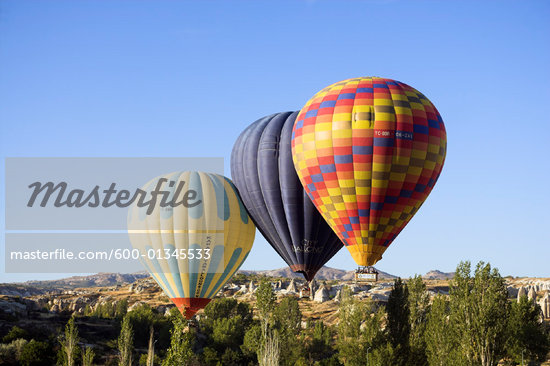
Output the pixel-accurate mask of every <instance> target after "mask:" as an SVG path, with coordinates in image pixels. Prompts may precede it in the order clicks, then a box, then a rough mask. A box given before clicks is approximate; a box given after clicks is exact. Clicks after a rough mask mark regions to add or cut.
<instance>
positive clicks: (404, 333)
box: [386, 278, 411, 366]
mask: <svg viewBox="0 0 550 366" xmlns="http://www.w3.org/2000/svg"><path fill="white" fill-rule="evenodd" d="M386 312H387V314H388V326H387V331H388V338H389V341H390V343H391V344H392V347H393V349H394V350H395V356H394V359H393V362H394V365H396V366H400V365H405V364H406V363H407V360H408V357H409V336H410V332H411V325H410V323H409V316H410V309H409V290H408V288H407V285H406V284H404V283H403V281H402V280H401V278H397V279H396V280H395V282H394V284H393V289H392V291H391V292H390V296H389V298H388V304H387V305H386Z"/></svg>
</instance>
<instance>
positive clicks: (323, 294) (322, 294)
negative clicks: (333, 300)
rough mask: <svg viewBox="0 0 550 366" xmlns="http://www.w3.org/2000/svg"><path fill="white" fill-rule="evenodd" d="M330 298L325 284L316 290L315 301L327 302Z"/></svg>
mask: <svg viewBox="0 0 550 366" xmlns="http://www.w3.org/2000/svg"><path fill="white" fill-rule="evenodd" d="M328 300H330V296H329V293H328V290H327V288H326V287H325V285H321V286H320V287H319V289H318V290H317V291H315V296H314V297H313V301H315V302H325V301H328Z"/></svg>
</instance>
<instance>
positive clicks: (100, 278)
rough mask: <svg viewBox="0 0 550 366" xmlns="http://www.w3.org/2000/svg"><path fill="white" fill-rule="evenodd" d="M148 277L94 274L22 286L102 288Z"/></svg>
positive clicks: (32, 282)
mask: <svg viewBox="0 0 550 366" xmlns="http://www.w3.org/2000/svg"><path fill="white" fill-rule="evenodd" d="M145 277H149V273H147V272H145V271H143V272H136V273H96V274H93V275H89V276H72V277H67V278H62V279H60V280H49V281H27V282H25V283H22V285H28V286H33V287H36V288H60V289H69V288H77V287H104V286H116V285H124V284H128V283H132V282H135V281H136V280H138V279H140V278H145Z"/></svg>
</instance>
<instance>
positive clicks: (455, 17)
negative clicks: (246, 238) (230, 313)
mask: <svg viewBox="0 0 550 366" xmlns="http://www.w3.org/2000/svg"><path fill="white" fill-rule="evenodd" d="M549 19H550V2H548V1H472V2H467V1H332V2H329V1H286V2H284V1H276V2H275V1H274V2H267V1H265V2H263V1H257V2H253V1H243V2H238V1H226V2H214V1H201V2H199V1H196V2H182V1H35V2H30V1H22V0H17V1H7V0H3V1H1V2H0V110H1V111H0V119H1V120H0V121H1V130H0V133H1V140H0V149H1V154H2V157H3V158H4V157H8V156H10V157H11V156H223V157H225V161H226V168H225V170H226V175H228V176H229V157H230V152H231V148H232V146H233V142H234V140H235V139H236V138H237V136H238V135H239V133H240V132H241V130H242V129H244V128H245V127H246V126H247V125H248V124H250V123H251V122H253V121H254V120H256V119H257V118H259V117H262V116H264V115H267V114H270V113H274V112H280V111H285V110H297V109H300V108H301V107H302V106H303V104H304V103H305V102H306V101H307V100H308V99H309V98H310V97H311V96H312V95H313V94H314V93H315V92H316V91H318V90H319V89H320V88H322V87H324V86H326V85H329V84H331V83H333V82H336V81H339V80H342V79H346V78H349V77H356V76H369V75H373V76H383V77H389V78H394V79H397V80H400V81H402V82H405V83H407V84H410V85H412V86H414V87H415V88H417V89H418V90H420V91H422V92H423V93H424V94H425V95H426V96H427V97H428V98H430V99H431V101H432V102H433V103H434V104H435V105H436V106H437V108H438V109H439V111H440V113H441V115H442V116H443V119H444V121H445V124H446V127H447V133H448V154H447V161H446V163H445V166H444V168H443V173H442V175H441V178H440V180H439V182H438V184H437V185H436V187H435V189H434V191H433V192H432V194H431V195H430V197H429V198H428V200H427V202H426V203H425V204H424V206H423V207H422V209H421V210H420V212H419V213H418V214H417V215H416V216H415V217H414V218H413V220H412V221H411V222H410V224H409V225H408V226H407V228H405V230H404V231H403V232H402V233H401V235H400V236H399V237H398V238H397V240H396V241H395V242H394V243H393V244H392V246H391V247H390V248H389V249H388V250H387V251H386V254H385V255H384V259H383V260H382V261H381V262H380V263H379V264H378V267H379V268H380V269H382V270H384V271H387V272H390V273H393V274H397V275H401V276H409V275H412V274H414V273H425V272H426V271H428V270H431V269H440V270H443V271H451V270H453V269H454V268H455V266H456V264H457V263H458V262H459V261H460V260H463V259H469V260H472V261H474V262H477V261H478V260H485V261H489V262H491V263H492V264H493V265H494V266H497V267H498V268H499V269H500V270H501V273H503V274H512V275H518V276H546V277H550V234H549V233H550V214H549V212H550V196H549V193H548V192H549V189H548V187H549V183H548V181H549V179H550V148H549V146H550V127H549V125H550V123H549V122H550V113H549V112H548V110H549V106H550V21H549ZM2 164H4V163H3V161H2ZM0 174H1V178H2V183H1V184H2V186H1V187H0V188H2V191H3V190H4V189H3V188H4V187H3V178H4V171H3V169H2V172H1V173H0ZM3 206H5V205H4V198H3V194H2V207H0V215H1V216H0V218H1V219H2V220H1V221H2V225H3V221H4V220H3V219H4V207H3ZM2 227H3V226H2ZM0 240H2V241H1V245H0V252H1V253H0V262H2V263H1V264H0V282H4V281H18V280H27V279H39V278H49V277H52V276H53V277H55V276H56V275H38V274H29V275H19V274H18V275H14V274H5V273H3V256H4V248H3V246H4V238H3V235H2V239H0ZM329 265H330V266H333V267H337V268H346V269H353V268H354V267H355V263H354V262H353V261H352V259H351V257H350V256H349V253H348V252H347V250H345V249H343V250H342V251H341V252H340V253H339V254H338V255H337V256H336V257H335V258H334V259H333V260H332V261H331V262H329ZM282 266H284V262H283V261H282V260H279V259H276V255H275V252H274V251H273V250H272V249H271V247H269V245H268V244H267V243H266V242H265V240H263V239H262V238H261V235H260V234H259V233H258V234H257V240H256V243H255V246H254V248H253V251H252V253H251V255H250V257H249V258H248V260H247V261H246V262H245V264H244V266H243V268H246V269H270V268H278V267H282ZM57 277H59V276H57Z"/></svg>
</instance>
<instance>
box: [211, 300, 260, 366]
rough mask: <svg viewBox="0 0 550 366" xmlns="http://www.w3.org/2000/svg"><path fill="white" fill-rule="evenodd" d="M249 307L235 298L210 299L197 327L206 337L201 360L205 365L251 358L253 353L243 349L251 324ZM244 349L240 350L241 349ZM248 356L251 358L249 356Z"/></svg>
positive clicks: (229, 362) (243, 362) (230, 362)
mask: <svg viewBox="0 0 550 366" xmlns="http://www.w3.org/2000/svg"><path fill="white" fill-rule="evenodd" d="M252 319H253V318H252V310H251V309H250V307H249V306H248V304H245V303H239V302H238V301H237V300H235V299H228V298H221V299H215V300H214V301H211V302H210V303H209V304H208V305H207V306H206V308H205V309H204V316H203V317H201V319H200V329H201V332H202V333H203V334H205V335H206V336H207V341H206V343H207V344H208V347H207V350H206V351H205V352H203V359H204V361H205V362H206V363H207V364H208V365H216V364H218V363H220V362H221V363H222V364H224V365H233V364H236V365H240V364H245V363H247V361H248V360H250V361H253V358H254V356H253V354H251V353H250V352H246V350H243V348H242V347H241V345H242V344H243V341H244V337H245V332H246V328H247V327H248V326H249V325H250V324H251V323H252V321H253V320H252ZM243 351H244V352H243ZM250 356H252V358H251V357H250Z"/></svg>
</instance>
